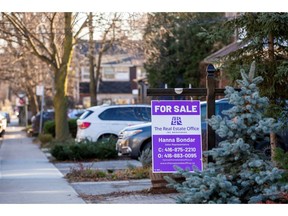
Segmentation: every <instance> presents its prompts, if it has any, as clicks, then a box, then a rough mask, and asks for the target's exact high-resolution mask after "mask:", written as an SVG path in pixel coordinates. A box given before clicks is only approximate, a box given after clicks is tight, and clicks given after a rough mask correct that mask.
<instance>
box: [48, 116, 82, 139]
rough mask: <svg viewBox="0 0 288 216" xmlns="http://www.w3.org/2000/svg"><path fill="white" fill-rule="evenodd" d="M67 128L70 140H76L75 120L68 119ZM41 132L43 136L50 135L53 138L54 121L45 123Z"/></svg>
mask: <svg viewBox="0 0 288 216" xmlns="http://www.w3.org/2000/svg"><path fill="white" fill-rule="evenodd" d="M68 126H69V132H70V134H71V136H72V138H76V134H77V119H69V120H68ZM43 132H44V133H45V134H51V135H52V136H53V137H55V121H54V120H50V121H46V122H45V123H44V126H43Z"/></svg>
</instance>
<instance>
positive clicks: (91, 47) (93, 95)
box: [89, 12, 97, 106]
mask: <svg viewBox="0 0 288 216" xmlns="http://www.w3.org/2000/svg"><path fill="white" fill-rule="evenodd" d="M93 33H94V31H93V15H92V13H91V12H90V13H89V74H90V85H89V89H90V98H91V106H96V105H97V95H96V84H95V72H94V41H93Z"/></svg>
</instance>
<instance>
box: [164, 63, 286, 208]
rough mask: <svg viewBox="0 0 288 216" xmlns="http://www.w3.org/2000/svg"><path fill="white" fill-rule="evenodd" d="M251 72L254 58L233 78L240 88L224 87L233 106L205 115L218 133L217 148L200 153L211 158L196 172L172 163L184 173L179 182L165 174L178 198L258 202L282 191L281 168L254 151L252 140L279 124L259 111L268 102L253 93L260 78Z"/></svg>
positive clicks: (207, 201)
mask: <svg viewBox="0 0 288 216" xmlns="http://www.w3.org/2000/svg"><path fill="white" fill-rule="evenodd" d="M254 72H255V65H254V63H253V64H252V65H251V68H250V73H249V75H247V74H246V73H245V71H241V76H242V80H237V83H238V84H239V86H240V91H237V90H235V89H234V88H232V87H229V86H228V87H226V90H225V94H226V98H227V99H228V101H229V103H231V104H232V105H234V106H233V107H232V108H231V109H229V110H227V111H223V112H222V114H224V115H225V117H224V118H222V117H221V116H212V118H211V119H208V123H209V125H210V126H211V127H212V128H213V129H214V130H215V132H216V133H217V134H218V135H219V136H220V137H222V138H224V141H222V142H220V143H219V146H218V147H217V148H214V149H212V150H210V151H206V152H204V155H206V156H212V158H213V162H210V163H209V164H207V165H206V166H205V168H204V170H203V171H202V172H200V171H198V170H197V169H196V168H195V169H194V172H189V170H182V169H181V168H179V167H175V168H176V169H177V170H178V173H180V174H181V175H182V176H184V177H185V178H186V180H185V181H184V182H182V183H177V182H175V181H173V180H172V179H171V178H169V177H166V180H167V181H168V182H169V184H168V186H169V187H173V188H175V189H176V190H177V191H179V192H180V194H181V195H180V196H178V198H177V200H176V201H177V202H178V203H259V202H265V201H266V200H277V199H279V197H280V196H281V193H282V192H286V193H287V191H288V185H287V182H285V181H283V178H284V177H283V176H284V175H283V174H284V173H285V171H284V170H280V169H278V168H276V167H275V166H274V165H273V163H271V161H269V160H265V159H263V158H262V157H261V154H260V153H259V152H257V151H256V150H255V143H256V142H257V140H259V139H260V140H261V139H264V138H265V136H267V134H269V133H270V132H271V131H276V130H277V128H279V127H280V126H281V124H280V123H278V122H276V120H275V119H273V118H266V117H265V116H264V112H265V108H266V107H267V106H268V103H269V101H268V99H267V98H266V97H261V96H260V95H259V89H258V87H257V85H258V84H259V83H261V82H262V81H263V78H262V77H256V78H254Z"/></svg>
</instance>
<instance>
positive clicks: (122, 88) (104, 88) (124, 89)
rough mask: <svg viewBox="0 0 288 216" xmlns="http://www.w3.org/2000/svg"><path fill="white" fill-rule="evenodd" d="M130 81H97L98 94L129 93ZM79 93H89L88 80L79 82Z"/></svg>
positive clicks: (130, 89)
mask: <svg viewBox="0 0 288 216" xmlns="http://www.w3.org/2000/svg"><path fill="white" fill-rule="evenodd" d="M131 92H132V88H131V82H130V81H127V82H119V81H118V82H115V81H110V82H109V81H105V82H103V81H102V82H100V83H99V90H98V93H100V94H131ZM80 93H81V94H85V93H89V82H81V83H80Z"/></svg>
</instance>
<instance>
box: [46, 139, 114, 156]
mask: <svg viewBox="0 0 288 216" xmlns="http://www.w3.org/2000/svg"><path fill="white" fill-rule="evenodd" d="M115 145H116V143H115V141H114V142H112V141H109V140H105V141H103V142H91V141H88V140H86V141H82V142H79V143H77V142H75V141H70V143H55V144H54V146H53V147H52V148H51V149H50V153H51V155H52V156H53V157H55V158H56V159H57V160H59V161H64V160H73V161H75V160H76V161H82V160H91V159H112V158H116V157H117V156H118V154H117V151H116V148H115Z"/></svg>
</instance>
